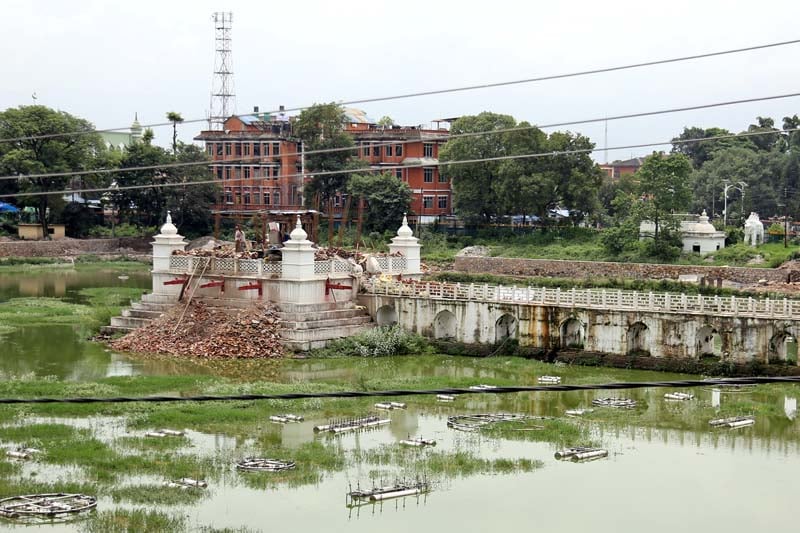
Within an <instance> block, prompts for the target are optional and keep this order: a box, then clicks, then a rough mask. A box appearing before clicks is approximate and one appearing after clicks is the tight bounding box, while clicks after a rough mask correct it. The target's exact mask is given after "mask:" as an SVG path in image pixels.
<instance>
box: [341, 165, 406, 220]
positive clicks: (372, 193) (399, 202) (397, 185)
mask: <svg viewBox="0 0 800 533" xmlns="http://www.w3.org/2000/svg"><path fill="white" fill-rule="evenodd" d="M347 190H348V192H349V193H350V194H352V195H353V196H360V197H362V198H364V199H365V200H366V202H367V208H366V217H365V220H364V226H365V230H366V231H367V232H370V231H379V232H383V231H385V230H387V229H394V228H395V227H397V225H398V221H400V220H401V219H402V218H403V214H404V213H406V212H407V211H408V209H409V206H410V205H411V189H410V188H409V187H408V184H406V183H403V182H402V181H400V180H399V179H397V177H395V175H394V174H393V173H392V172H384V173H382V174H353V175H352V176H351V177H350V181H349V183H348V185H347Z"/></svg>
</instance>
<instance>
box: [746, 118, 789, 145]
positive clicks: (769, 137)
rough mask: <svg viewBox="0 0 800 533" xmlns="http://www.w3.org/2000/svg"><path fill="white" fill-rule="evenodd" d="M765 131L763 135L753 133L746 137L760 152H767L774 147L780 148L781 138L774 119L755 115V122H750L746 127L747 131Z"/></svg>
mask: <svg viewBox="0 0 800 533" xmlns="http://www.w3.org/2000/svg"><path fill="white" fill-rule="evenodd" d="M760 131H763V132H765V133H764V135H753V136H751V137H748V138H747V139H748V140H749V141H750V143H752V144H753V146H755V147H756V149H758V150H760V151H762V152H769V151H772V150H775V149H780V147H781V144H782V141H783V138H782V136H781V134H780V130H779V129H778V128H776V127H775V121H774V120H772V119H771V118H769V117H756V124H750V125H749V126H748V127H747V132H748V133H753V132H760Z"/></svg>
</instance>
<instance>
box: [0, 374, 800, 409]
mask: <svg viewBox="0 0 800 533" xmlns="http://www.w3.org/2000/svg"><path fill="white" fill-rule="evenodd" d="M769 383H800V376H760V377H746V378H719V379H687V380H681V381H633V382H618V383H602V384H594V385H532V386H523V385H510V386H500V387H496V388H493V389H481V390H476V389H467V388H444V389H425V390H415V389H401V390H382V391H338V392H290V393H283V394H230V395H225V396H209V395H201V396H138V397H130V396H119V397H111V398H92V397H78V398H0V404H46V403H134V402H148V403H176V402H181V403H184V402H226V401H234V400H243V401H253V400H306V399H311V398H376V397H392V396H423V395H424V396H430V395H433V394H508V393H514V392H571V391H585V390H631V389H649V388H687V387H713V386H720V385H764V384H769Z"/></svg>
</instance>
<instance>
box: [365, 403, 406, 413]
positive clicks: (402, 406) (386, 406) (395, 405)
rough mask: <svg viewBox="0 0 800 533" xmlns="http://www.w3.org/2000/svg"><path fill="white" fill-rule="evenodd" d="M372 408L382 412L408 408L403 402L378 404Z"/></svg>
mask: <svg viewBox="0 0 800 533" xmlns="http://www.w3.org/2000/svg"><path fill="white" fill-rule="evenodd" d="M373 407H375V409H382V410H384V411H393V410H395V409H405V408H407V407H408V405H407V404H405V403H403V402H379V403H376V404H375V405H374V406H373Z"/></svg>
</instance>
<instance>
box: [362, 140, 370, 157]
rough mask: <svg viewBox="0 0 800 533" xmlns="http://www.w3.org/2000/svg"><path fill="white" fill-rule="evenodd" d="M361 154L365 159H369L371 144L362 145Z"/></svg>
mask: <svg viewBox="0 0 800 533" xmlns="http://www.w3.org/2000/svg"><path fill="white" fill-rule="evenodd" d="M361 154H362V156H363V157H369V143H364V144H362V145H361Z"/></svg>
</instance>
